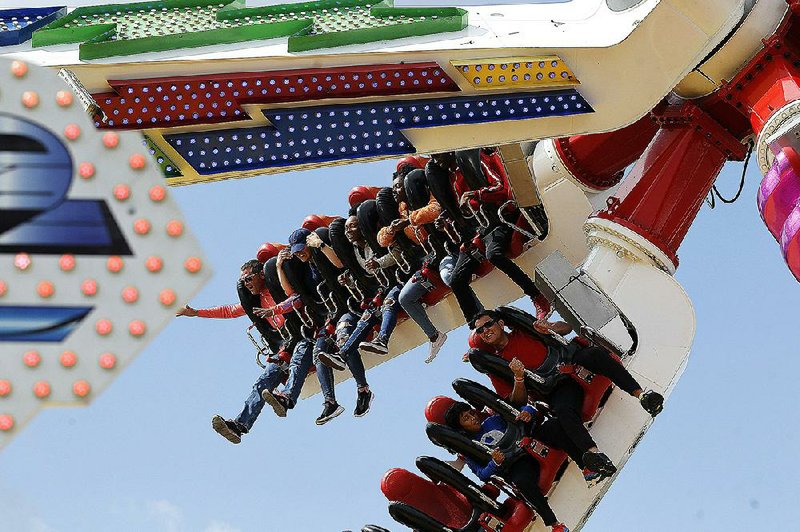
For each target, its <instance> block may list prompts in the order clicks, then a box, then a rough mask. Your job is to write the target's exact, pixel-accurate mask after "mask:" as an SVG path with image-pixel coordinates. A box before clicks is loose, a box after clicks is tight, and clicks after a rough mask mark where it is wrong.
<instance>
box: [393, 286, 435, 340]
mask: <svg viewBox="0 0 800 532" xmlns="http://www.w3.org/2000/svg"><path fill="white" fill-rule="evenodd" d="M421 276H422V275H421V274H420V273H419V272H417V273H415V274H414V276H413V277H412V278H411V279H409V281H408V282H407V283H406V285H405V286H404V287H403V289H402V290H401V291H400V297H399V300H400V305H402V307H403V310H405V311H406V314H408V317H409V318H411V319H412V320H414V323H416V324H417V325H419V328H420V329H422V332H424V333H425V336H427V337H428V338H431V339H433V338H436V336H437V335H438V334H439V329H437V328H436V325H434V324H433V322H432V321H431V319H430V318H429V317H428V313H427V312H425V307H423V306H422V298H423V297H425V294H427V293H428V289H427V288H426V287H425V285H424V284H422V279H421Z"/></svg>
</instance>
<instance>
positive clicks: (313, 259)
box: [289, 227, 374, 425]
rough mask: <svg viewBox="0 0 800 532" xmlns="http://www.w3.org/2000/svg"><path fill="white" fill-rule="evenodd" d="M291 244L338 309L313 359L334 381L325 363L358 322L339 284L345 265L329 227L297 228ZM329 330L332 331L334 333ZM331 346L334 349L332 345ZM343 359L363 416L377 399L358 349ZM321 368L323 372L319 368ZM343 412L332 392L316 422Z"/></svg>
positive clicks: (331, 315)
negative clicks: (333, 245)
mask: <svg viewBox="0 0 800 532" xmlns="http://www.w3.org/2000/svg"><path fill="white" fill-rule="evenodd" d="M289 244H290V245H291V250H292V254H293V255H294V256H295V257H296V258H297V259H299V260H301V261H302V262H305V263H309V264H310V265H311V267H312V269H314V270H316V271H317V273H318V275H319V276H320V277H321V279H322V282H324V285H325V288H326V289H327V290H328V294H329V296H328V297H330V298H331V299H330V301H332V302H333V303H332V306H333V307H335V310H332V311H329V312H328V316H327V321H326V327H323V328H322V330H321V331H320V334H319V337H318V338H317V341H316V343H315V345H314V356H315V358H316V359H318V360H319V362H320V364H317V371H318V372H320V371H324V372H325V373H326V374H330V378H331V381H332V380H333V373H332V369H331V367H330V366H331V364H329V363H328V364H326V362H330V357H331V355H330V354H329V353H330V352H331V351H334V350H338V348H340V347H341V346H342V345H344V343H345V341H346V340H347V338H349V337H350V335H351V334H352V332H353V330H354V329H355V327H356V324H357V322H358V316H357V315H355V314H353V313H352V312H350V311H349V309H348V307H347V299H348V294H347V290H346V289H344V287H342V286H341V285H340V284H339V282H338V278H339V276H340V275H341V274H342V273H343V264H342V261H341V260H340V259H339V257H338V256H337V255H336V252H335V251H334V250H333V248H332V247H331V246H330V240H329V235H328V228H327V227H321V228H319V229H317V230H315V231H313V232H312V231H309V230H308V229H298V230H296V231H295V232H294V233H292V235H291V236H290V237H289ZM329 329H333V331H330V330H329ZM331 332H333V336H334V337H333V338H331ZM332 343H333V344H334V345H335V347H333V346H331V345H330V344H332ZM341 358H343V359H344V362H345V364H346V365H347V367H348V368H349V369H350V372H351V373H352V374H353V378H354V379H355V381H356V391H357V399H356V407H355V410H354V411H353V415H354V416H356V417H362V416H364V415H366V413H367V412H369V409H370V404H371V403H372V398H373V397H374V394H373V393H372V392H371V391H370V388H369V384H368V383H367V375H366V370H365V369H364V362H363V361H362V360H361V354H360V353H359V352H358V349H355V348H353V349H350V350H349V351H348V352H346V353H344V357H341ZM344 366H345V365H344V364H342V366H341V367H340V368H339V367H337V369H344ZM320 367H322V368H324V369H320ZM331 388H332V387H331ZM343 410H344V409H343V408H342V407H341V406H339V404H338V403H337V402H336V399H335V397H334V396H333V393H331V397H330V398H327V399H326V401H325V405H324V408H323V411H322V414H320V417H319V418H317V423H318V424H320V425H321V424H323V423H326V422H327V421H329V420H330V419H333V418H334V417H336V416H338V415H339V414H341V413H342V411H343Z"/></svg>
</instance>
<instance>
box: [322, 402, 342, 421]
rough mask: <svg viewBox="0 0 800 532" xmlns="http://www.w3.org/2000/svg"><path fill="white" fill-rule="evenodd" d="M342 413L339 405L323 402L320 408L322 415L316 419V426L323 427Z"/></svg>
mask: <svg viewBox="0 0 800 532" xmlns="http://www.w3.org/2000/svg"><path fill="white" fill-rule="evenodd" d="M342 412H344V407H343V406H342V405H340V404H339V403H329V402H327V401H325V403H324V406H323V408H322V413H321V414H320V415H319V417H318V418H317V421H316V423H317V425H324V424H325V423H327V422H328V421H330V420H331V419H333V418H335V417H336V416H338V415H339V414H341V413H342Z"/></svg>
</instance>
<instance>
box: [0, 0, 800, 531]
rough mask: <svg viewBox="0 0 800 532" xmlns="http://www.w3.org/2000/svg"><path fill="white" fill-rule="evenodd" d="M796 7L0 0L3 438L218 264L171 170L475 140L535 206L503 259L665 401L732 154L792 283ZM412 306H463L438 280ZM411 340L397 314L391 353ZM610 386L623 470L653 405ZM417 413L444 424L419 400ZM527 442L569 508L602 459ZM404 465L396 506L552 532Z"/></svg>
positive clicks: (442, 309) (598, 493) (796, 263)
mask: <svg viewBox="0 0 800 532" xmlns="http://www.w3.org/2000/svg"><path fill="white" fill-rule="evenodd" d="M798 23H800V0H704V1H703V2H697V1H694V0H574V1H573V2H569V3H560V4H539V5H505V6H481V7H470V8H449V7H448V8H438V7H437V8H417V7H395V6H393V5H392V4H391V2H390V1H389V0H384V1H383V2H381V3H372V2H371V1H370V0H321V1H318V2H306V3H302V4H287V5H276V6H269V7H247V6H246V5H245V4H244V3H243V2H242V1H241V0H233V1H232V0H218V3H214V4H212V3H211V2H210V0H162V1H160V2H142V3H132V4H117V5H104V6H95V7H84V8H78V9H75V10H67V9H65V8H62V7H53V8H35V9H33V8H32V9H11V10H5V11H0V52H2V53H3V54H4V55H5V56H6V57H5V58H2V59H0V79H1V80H2V83H1V84H0V124H1V125H0V191H2V193H3V194H2V195H0V209H2V222H0V253H2V254H3V256H4V257H5V258H4V259H2V260H3V261H5V263H4V266H3V269H2V274H0V342H2V344H3V347H2V349H3V352H4V353H8V354H4V356H3V358H2V360H0V443H3V444H4V443H6V442H7V441H8V440H9V439H10V438H11V437H13V435H14V434H15V433H16V432H18V431H19V430H20V426H21V425H22V424H23V423H24V422H25V421H27V420H29V419H30V418H31V417H33V415H34V414H35V413H36V411H37V410H38V409H39V408H41V407H42V406H46V405H50V404H54V403H63V402H68V401H81V402H84V401H86V400H87V399H90V398H91V397H92V396H93V395H96V394H97V392H98V389H99V388H101V387H102V386H103V385H105V384H107V383H108V382H110V380H111V379H112V378H113V376H114V375H115V374H116V373H117V372H118V371H119V367H120V366H122V365H123V364H124V362H127V361H128V360H130V359H131V358H132V356H133V355H134V354H135V352H136V351H138V350H139V349H141V347H142V346H143V344H144V343H145V342H146V341H147V338H148V337H152V336H153V335H154V333H155V332H156V330H157V329H158V328H159V327H160V326H162V325H163V324H165V323H166V320H167V318H168V317H169V316H171V315H172V314H174V311H175V305H177V304H178V303H180V302H183V301H188V299H189V298H190V296H191V295H192V293H193V292H194V291H196V290H197V289H199V287H200V286H201V285H202V283H203V281H204V280H206V279H207V278H208V276H209V275H210V270H209V269H208V268H207V267H206V266H205V265H204V264H203V262H202V257H201V255H200V252H199V250H198V249H197V246H196V244H194V241H193V240H192V239H191V237H190V236H189V235H188V233H186V232H185V229H183V226H182V224H181V222H180V217H179V213H178V212H177V209H176V207H175V206H174V205H172V204H171V203H170V200H169V198H168V194H167V193H166V192H165V188H164V185H174V186H178V185H195V184H200V183H208V182H213V181H218V180H223V179H231V178H243V177H251V176H263V175H266V174H272V173H278V172H288V171H293V170H299V169H306V168H316V167H321V166H331V165H343V164H350V163H352V162H363V161H370V160H378V159H386V158H400V157H403V156H405V155H407V154H415V153H417V154H432V153H440V152H446V151H455V150H463V149H471V148H477V147H482V146H498V147H499V151H500V154H501V156H502V158H503V162H504V165H505V169H506V172H507V174H508V176H509V180H510V182H511V185H512V188H513V190H514V194H515V198H516V202H517V204H518V205H519V206H520V207H521V208H522V211H523V212H529V211H526V209H528V208H530V207H535V206H538V205H541V206H543V209H544V211H545V213H546V215H547V231H546V233H543V234H540V235H538V238H534V239H533V240H531V241H529V242H528V243H527V245H525V246H524V247H523V248H522V249H521V253H520V254H519V255H518V256H517V257H516V258H515V260H516V262H517V263H518V264H519V265H520V266H521V267H522V268H523V269H525V270H526V271H528V272H530V273H531V274H532V273H533V272H534V271H535V272H536V277H537V279H536V281H537V284H538V285H540V286H541V287H542V289H543V291H544V292H545V293H549V295H550V296H551V297H552V298H553V299H554V300H555V301H554V302H555V307H556V309H557V310H558V311H559V313H560V314H561V316H562V317H563V318H564V319H566V320H567V321H569V322H570V323H571V324H572V325H573V326H575V328H576V330H581V331H583V332H584V333H586V334H587V335H591V336H593V338H594V340H595V341H598V342H601V343H604V344H605V345H611V346H614V347H615V350H616V351H618V352H619V353H620V354H624V356H623V359H622V360H623V363H624V364H625V366H626V367H627V369H628V370H629V371H630V372H631V373H632V374H633V375H634V376H635V378H636V379H637V380H638V381H639V382H641V383H642V384H643V385H644V386H645V387H646V388H648V389H652V390H656V391H658V392H660V393H662V394H663V395H664V396H665V397H668V396H669V394H670V392H671V391H672V389H673V387H674V386H675V384H676V382H677V381H678V379H679V378H680V376H681V373H682V372H683V369H684V367H685V365H686V362H687V359H688V355H689V351H690V348H691V345H692V341H693V338H694V333H695V318H694V310H693V308H692V304H691V302H690V300H689V298H688V297H687V295H686V294H685V292H684V291H683V289H682V288H681V286H680V285H679V284H678V282H677V281H676V280H675V278H674V277H673V274H674V273H675V270H676V268H677V267H678V248H679V247H680V244H681V242H682V241H683V239H684V237H685V235H686V233H687V231H688V230H689V227H690V226H691V224H692V222H693V221H694V219H695V217H696V215H697V213H698V211H699V209H700V207H701V205H702V203H703V200H704V199H705V198H706V196H707V195H708V194H709V192H710V191H711V188H712V187H713V184H714V180H715V178H716V176H717V175H718V173H719V172H720V170H721V168H722V166H723V165H724V164H725V162H726V161H729V160H732V161H742V160H745V159H746V158H748V157H749V156H750V154H751V152H752V153H753V154H754V155H755V158H756V160H757V162H758V164H759V166H760V167H761V170H762V172H763V173H764V174H765V177H764V180H763V182H762V184H761V187H760V190H759V194H758V209H759V211H760V213H761V216H762V218H763V220H764V222H765V224H766V225H767V228H768V230H769V231H770V232H771V233H772V235H773V236H774V237H775V238H776V240H777V241H778V244H779V246H780V249H781V251H782V253H783V256H784V259H785V261H786V263H787V265H788V266H789V268H790V270H791V271H792V273H793V274H794V275H795V277H797V278H798V279H800V203H798V201H799V200H800V180H799V179H798V174H797V172H799V171H800V155H798V150H800V30H798V27H797V25H798ZM59 77H60V80H59V79H58V78H59ZM142 137H143V139H144V144H142V143H141V139H142ZM144 151H149V152H150V154H151V155H152V156H153V158H152V159H150V158H148V159H145V158H143V157H142V155H141V153H143V152H144ZM40 161H41V162H40ZM42 163H44V165H45V167H46V168H47V172H46V174H45V172H43V171H42V170H40V169H41V168H42ZM157 168H158V169H160V170H161V172H160V173H158V172H156V171H155V170H156V169H157ZM56 175H58V176H60V177H58V178H54V176H56ZM262 179H268V177H263V178H262ZM209 186H213V185H209ZM70 206H72V207H70ZM309 207H310V206H309ZM65 226H70V227H74V228H75V229H74V230H67V231H64V230H63V229H64V227H65ZM78 228H83V229H80V230H79V229H78ZM73 241H74V242H73ZM123 267H124V268H125V272H126V275H125V276H124V277H122V276H119V275H117V273H118V272H119V271H120V269H121V268H123ZM81 270H83V271H84V272H85V273H81ZM86 276H92V277H86ZM154 281H157V282H154ZM92 286H94V288H92ZM472 286H473V288H474V289H475V291H476V293H477V294H478V296H479V298H480V299H481V300H482V302H483V303H484V305H485V306H486V307H487V308H489V307H495V306H499V305H503V304H507V303H509V302H510V301H512V300H514V299H516V298H518V297H519V296H520V290H519V288H518V287H516V286H515V285H513V284H512V283H511V282H510V281H509V280H508V279H507V278H506V277H504V276H503V275H501V274H499V273H497V272H495V271H490V272H489V273H487V274H486V275H484V276H482V277H480V278H478V279H476V280H475V281H474V282H473V285H472ZM652 301H658V304H657V305H653V304H652ZM428 312H429V314H430V316H431V317H432V319H433V321H434V322H435V323H436V324H437V326H438V327H439V328H440V330H450V329H453V328H455V327H458V326H460V325H462V324H463V317H462V315H461V314H460V312H459V310H458V307H457V305H456V304H455V301H454V298H453V297H451V296H449V295H446V296H445V297H443V298H441V299H440V300H439V301H434V302H431V306H430V307H429V308H428ZM145 321H146V322H147V323H146V324H145ZM581 327H582V329H581ZM590 333H591V334H590ZM424 341H425V338H424V336H423V335H422V334H421V332H420V331H419V329H418V328H417V327H416V326H415V325H414V324H413V323H411V321H410V320H406V321H405V322H403V323H401V324H400V325H399V326H398V328H397V332H396V334H395V335H394V337H393V341H392V345H391V351H390V354H389V357H392V356H397V355H399V354H401V353H403V352H405V351H407V350H409V349H411V348H413V347H415V346H418V345H420V344H422V343H423V342H424ZM84 353H86V354H85V355H84ZM92 357H94V359H93V360H90V359H92ZM78 359H80V363H79V364H78V363H77V360H78ZM385 359H386V358H380V359H378V358H367V359H365V363H366V365H367V366H368V367H369V366H374V365H375V364H377V363H378V362H380V361H383V360H385ZM339 375H340V376H344V375H346V374H345V373H340V374H339ZM607 388H608V386H607V385H606V386H604V387H603V386H602V383H599V384H597V386H595V387H594V388H593V389H592V391H591V392H590V393H587V398H589V399H591V398H595V399H596V400H597V403H599V404H600V408H599V410H598V408H594V409H593V410H592V411H591V412H586V421H587V422H588V423H590V424H591V429H590V432H591V434H592V436H593V438H594V439H595V440H596V441H597V442H598V444H599V446H600V447H601V448H602V449H603V450H604V452H606V454H608V456H609V457H610V458H611V459H612V461H613V462H614V463H615V464H617V466H618V467H619V468H620V469H621V468H622V466H623V465H624V464H625V462H626V460H627V459H628V457H629V456H630V455H631V453H632V452H633V451H634V449H635V447H636V445H637V444H638V442H639V441H640V440H641V438H642V437H643V436H644V434H645V432H646V431H647V429H648V428H649V425H650V423H651V422H652V420H651V418H650V417H649V416H648V415H647V413H646V412H644V411H642V410H641V409H640V408H638V406H637V405H635V404H634V402H631V401H630V400H627V399H626V398H625V397H624V394H623V393H622V392H621V391H618V390H613V391H611V392H610V395H609V394H607V393H606V389H607ZM316 391H317V388H315V387H314V385H313V384H312V383H311V382H310V381H309V382H308V383H307V384H306V387H305V389H304V395H305V396H308V395H310V394H312V393H315V392H316ZM590 396H591V397H590ZM587 400H588V399H587ZM595 407H597V404H595ZM426 414H427V415H428V417H429V420H430V421H431V422H434V423H435V422H437V421H441V416H440V414H441V413H439V414H437V412H436V408H435V402H434V403H432V405H431V407H430V408H429V409H428V411H427V412H426ZM539 459H540V461H541V467H542V470H543V471H547V472H548V474H549V475H550V476H549V481H550V482H548V483H547V484H548V485H546V486H543V488H544V491H545V492H548V491H549V500H550V502H551V505H552V506H553V508H554V509H555V511H556V513H557V514H558V515H559V516H560V517H561V518H562V519H563V520H564V522H565V523H566V524H567V525H568V526H569V528H570V529H571V530H579V529H580V528H581V527H582V526H583V524H584V523H585V522H586V520H587V519H588V517H589V515H590V514H591V512H592V510H593V509H594V507H595V506H596V505H597V504H598V502H599V501H600V499H601V497H602V496H603V494H604V493H605V491H606V490H607V489H608V488H609V487H610V485H611V481H606V482H604V483H601V484H598V485H595V486H593V487H591V488H587V487H586V484H585V482H584V479H583V477H582V475H581V474H580V473H579V472H578V471H577V469H576V468H574V467H571V468H565V467H562V463H563V462H564V460H565V458H564V456H563V454H559V453H558V452H550V453H547V452H545V453H544V456H539ZM418 463H419V464H420V468H421V469H422V471H423V472H424V473H425V474H426V475H427V476H428V477H429V478H430V480H428V479H425V478H422V477H420V476H418V475H416V474H415V473H412V472H409V471H405V470H400V469H394V470H391V471H390V472H388V473H387V474H386V475H385V476H384V479H383V481H382V489H383V491H384V493H385V494H386V496H387V498H389V499H390V501H392V504H391V513H392V515H393V517H395V518H396V519H397V520H399V521H400V522H402V523H404V524H407V525H408V526H410V527H412V528H416V529H418V530H465V531H466V530H481V529H483V530H493V531H499V530H501V529H502V530H503V531H505V532H510V531H516V530H544V529H545V527H544V525H542V524H541V522H540V520H538V519H535V517H534V515H533V514H532V512H531V511H530V510H529V509H528V508H527V506H525V505H524V504H522V503H521V502H519V500H518V499H517V498H516V497H515V496H514V493H513V492H511V494H510V496H509V497H507V498H506V499H505V502H503V496H502V495H501V494H500V493H501V492H500V490H498V489H497V488H496V487H493V486H491V485H489V486H478V485H476V484H474V483H472V484H471V483H470V481H468V480H467V479H466V478H465V477H463V476H462V475H461V474H460V473H458V472H456V471H455V470H452V469H448V468H447V467H444V466H441V464H432V463H431V462H429V461H426V460H424V459H420V461H419V462H418ZM543 476H546V475H543ZM498 498H499V499H500V502H497V500H498ZM368 528H369V527H368Z"/></svg>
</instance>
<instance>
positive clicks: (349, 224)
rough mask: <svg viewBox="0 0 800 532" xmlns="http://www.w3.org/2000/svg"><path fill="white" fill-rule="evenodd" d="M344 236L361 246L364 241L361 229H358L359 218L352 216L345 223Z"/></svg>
mask: <svg viewBox="0 0 800 532" xmlns="http://www.w3.org/2000/svg"><path fill="white" fill-rule="evenodd" d="M344 236H346V237H347V240H349V241H350V242H352V243H353V244H359V243H361V241H362V240H364V237H363V236H362V235H361V229H360V228H359V227H358V218H357V217H356V216H350V217H348V218H347V221H346V222H344Z"/></svg>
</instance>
